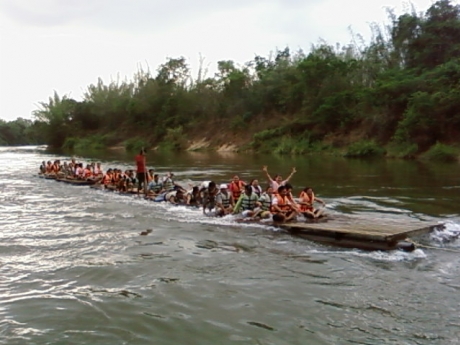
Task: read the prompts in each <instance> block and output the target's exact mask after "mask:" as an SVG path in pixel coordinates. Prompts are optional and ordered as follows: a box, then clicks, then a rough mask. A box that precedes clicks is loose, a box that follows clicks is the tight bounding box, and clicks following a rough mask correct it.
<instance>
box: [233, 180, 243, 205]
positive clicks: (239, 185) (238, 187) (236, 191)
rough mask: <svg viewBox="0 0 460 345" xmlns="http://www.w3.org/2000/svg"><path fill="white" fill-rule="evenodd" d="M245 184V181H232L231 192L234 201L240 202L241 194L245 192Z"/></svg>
mask: <svg viewBox="0 0 460 345" xmlns="http://www.w3.org/2000/svg"><path fill="white" fill-rule="evenodd" d="M243 188H244V182H243V181H241V180H240V181H238V182H235V181H232V182H231V183H230V190H231V192H232V196H233V200H238V199H239V198H240V195H241V193H242V192H243Z"/></svg>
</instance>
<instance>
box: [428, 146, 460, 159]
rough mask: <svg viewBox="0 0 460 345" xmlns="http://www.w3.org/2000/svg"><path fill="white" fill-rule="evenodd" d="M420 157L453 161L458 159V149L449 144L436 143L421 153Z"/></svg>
mask: <svg viewBox="0 0 460 345" xmlns="http://www.w3.org/2000/svg"><path fill="white" fill-rule="evenodd" d="M422 158H425V159H428V160H431V161H436V162H454V161H456V160H457V159H458V150H457V149H456V148H454V147H452V146H449V145H444V144H441V143H436V144H435V145H433V146H431V148H430V149H429V150H428V151H427V152H425V153H424V154H423V155H422Z"/></svg>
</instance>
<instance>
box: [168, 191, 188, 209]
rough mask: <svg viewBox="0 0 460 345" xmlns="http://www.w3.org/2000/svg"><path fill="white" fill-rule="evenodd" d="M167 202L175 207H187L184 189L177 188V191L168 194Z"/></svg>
mask: <svg viewBox="0 0 460 345" xmlns="http://www.w3.org/2000/svg"><path fill="white" fill-rule="evenodd" d="M165 200H166V201H168V202H170V203H171V204H174V205H185V203H186V202H187V201H186V198H185V191H184V190H183V189H182V188H177V190H172V191H169V192H168V193H166V195H165Z"/></svg>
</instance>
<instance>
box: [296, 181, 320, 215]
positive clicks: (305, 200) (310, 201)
mask: <svg viewBox="0 0 460 345" xmlns="http://www.w3.org/2000/svg"><path fill="white" fill-rule="evenodd" d="M299 198H300V211H301V212H302V214H303V215H304V216H305V218H310V219H315V218H320V217H321V216H323V215H324V211H323V210H320V209H315V208H314V207H313V205H314V203H315V202H319V203H320V204H322V205H323V207H325V206H326V203H325V202H324V201H323V200H321V199H319V198H316V197H315V194H314V193H313V189H312V188H311V187H305V189H304V190H303V191H302V192H301V193H300V196H299Z"/></svg>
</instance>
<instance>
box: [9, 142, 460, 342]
mask: <svg viewBox="0 0 460 345" xmlns="http://www.w3.org/2000/svg"><path fill="white" fill-rule="evenodd" d="M132 156H133V155H132V154H126V153H124V152H113V151H112V152H100V153H90V152H88V153H85V154H82V155H81V156H80V157H78V158H79V159H80V160H82V161H92V160H97V161H101V162H102V164H103V167H104V168H109V167H120V168H123V169H125V168H132V167H133V157H132ZM56 158H61V159H68V158H69V157H68V156H67V155H65V154H62V153H50V152H47V151H46V150H45V149H44V148H40V147H16V148H6V147H1V148H0V164H1V167H2V168H1V169H0V226H1V227H0V229H1V231H0V238H1V242H0V316H1V317H0V320H1V321H0V343H2V344H9V345H10V344H11V345H14V344H200V345H201V344H426V345H431V344H443V345H444V344H460V321H459V312H458V310H459V308H460V297H459V292H460V278H459V276H460V268H459V267H460V265H459V263H460V240H458V239H457V237H458V236H459V235H460V165H459V164H456V163H453V164H426V163H421V162H416V161H409V162H407V161H398V160H373V161H363V160H346V159H343V158H338V157H318V156H311V157H290V158H286V157H277V156H257V155H244V154H217V153H181V154H155V153H149V156H148V163H149V166H150V167H155V168H156V169H157V171H159V172H160V173H164V172H166V171H169V170H171V171H173V172H175V173H176V175H177V179H178V181H179V182H181V183H183V184H188V183H195V182H199V181H202V180H207V179H212V180H215V181H217V182H226V181H229V179H230V178H231V177H232V175H233V174H235V173H238V174H239V175H240V176H241V178H243V179H245V180H249V179H251V178H258V179H259V180H260V181H261V182H262V183H265V179H264V177H263V174H262V172H261V166H262V165H264V164H267V165H268V166H269V170H270V172H272V173H273V174H274V173H281V174H283V175H284V176H286V175H287V174H288V173H289V171H290V169H291V167H292V166H295V167H296V168H297V170H298V173H297V174H296V175H295V176H294V178H293V179H292V184H293V185H294V188H295V191H296V192H299V191H300V189H301V188H303V187H305V186H307V185H309V186H313V187H314V189H315V190H316V193H317V195H318V196H319V197H321V198H322V199H324V200H325V201H326V203H327V205H328V206H327V209H328V212H329V213H330V214H332V215H338V216H347V217H351V218H352V217H354V216H356V217H358V216H359V217H368V218H369V219H370V220H371V221H373V222H376V223H379V222H384V221H385V219H388V218H389V217H390V218H391V219H396V220H398V221H401V222H405V221H409V220H410V222H411V223H413V221H414V220H423V221H430V222H433V223H440V222H443V223H446V230H445V231H444V232H439V233H438V232H436V233H434V234H431V235H427V236H423V237H421V238H418V239H417V241H419V242H420V243H422V244H424V245H426V246H428V247H433V248H421V249H417V250H416V251H415V252H412V253H405V252H400V251H390V252H364V251H360V250H353V249H341V248H335V247H328V246H323V245H320V244H316V243H313V242H309V241H306V240H304V239H300V238H296V237H292V236H290V235H287V234H284V233H282V232H280V231H278V230H277V229H274V228H270V227H266V226H261V225H257V224H239V223H236V222H235V221H234V219H232V218H231V217H229V218H223V219H215V218H207V217H204V216H203V215H202V214H201V212H199V211H198V210H194V209H187V208H184V207H174V206H169V205H165V204H160V203H153V202H147V201H144V200H143V199H139V198H134V197H125V196H120V195H116V194H114V193H104V192H100V191H95V190H92V189H90V188H88V187H82V186H80V187H77V186H68V185H65V184H61V183H57V182H55V181H51V180H43V179H38V178H37V177H36V176H35V173H36V171H37V168H38V166H39V164H40V162H41V161H43V160H53V159H56ZM147 229H151V230H152V231H151V232H149V233H147V235H140V234H141V233H142V232H143V231H146V230H147Z"/></svg>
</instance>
